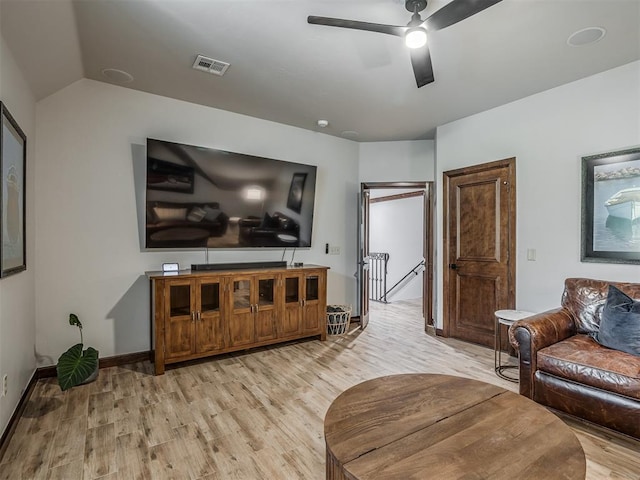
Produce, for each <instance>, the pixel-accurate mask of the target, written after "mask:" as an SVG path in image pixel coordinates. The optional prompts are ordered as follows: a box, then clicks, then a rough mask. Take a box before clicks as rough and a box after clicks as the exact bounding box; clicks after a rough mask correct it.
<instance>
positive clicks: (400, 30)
mask: <svg viewBox="0 0 640 480" xmlns="http://www.w3.org/2000/svg"><path fill="white" fill-rule="evenodd" d="M307 22H308V23H311V24H313V25H326V26H328V27H341V28H352V29H354V30H366V31H368V32H378V33H386V34H387V35H395V36H397V37H403V36H404V34H405V32H406V31H407V29H408V27H402V26H396V25H383V24H380V23H369V22H357V21H355V20H342V19H340V18H328V17H314V16H309V17H307Z"/></svg>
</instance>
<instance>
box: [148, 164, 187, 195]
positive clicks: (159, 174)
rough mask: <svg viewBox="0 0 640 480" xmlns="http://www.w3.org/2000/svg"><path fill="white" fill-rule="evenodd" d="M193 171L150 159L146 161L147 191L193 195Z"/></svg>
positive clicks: (182, 166) (185, 167)
mask: <svg viewBox="0 0 640 480" xmlns="http://www.w3.org/2000/svg"><path fill="white" fill-rule="evenodd" d="M194 176H195V169H194V168H192V167H188V166H186V165H178V164H177V163H172V162H166V161H164V160H158V159H155V158H150V159H149V160H148V161H147V189H148V190H166V191H168V192H180V193H193V184H194V181H193V179H194Z"/></svg>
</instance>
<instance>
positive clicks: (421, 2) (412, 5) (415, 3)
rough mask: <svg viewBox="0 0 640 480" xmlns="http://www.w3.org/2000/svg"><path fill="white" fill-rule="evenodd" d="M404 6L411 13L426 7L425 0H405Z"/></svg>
mask: <svg viewBox="0 0 640 480" xmlns="http://www.w3.org/2000/svg"><path fill="white" fill-rule="evenodd" d="M404 7H405V8H406V9H407V10H409V11H410V12H411V13H415V12H421V11H422V10H424V9H425V8H427V0H406V2H404Z"/></svg>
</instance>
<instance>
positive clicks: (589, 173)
mask: <svg viewBox="0 0 640 480" xmlns="http://www.w3.org/2000/svg"><path fill="white" fill-rule="evenodd" d="M581 260H582V261H583V262H606V263H630V264H640V147H637V148H629V149H626V150H619V151H615V152H608V153H601V154H598V155H590V156H587V157H582V245H581Z"/></svg>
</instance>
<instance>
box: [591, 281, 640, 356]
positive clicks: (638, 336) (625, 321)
mask: <svg viewBox="0 0 640 480" xmlns="http://www.w3.org/2000/svg"><path fill="white" fill-rule="evenodd" d="M593 338H594V339H595V340H596V341H597V342H598V343H599V344H601V345H604V346H605V347H609V348H613V349H615V350H620V351H623V352H626V353H630V354H632V355H638V356H640V301H636V300H634V299H633V298H631V297H629V296H628V295H626V294H625V293H624V292H622V291H620V290H619V289H617V288H616V287H614V286H613V285H609V293H608V294H607V302H606V303H605V305H604V308H603V309H602V317H601V319H600V330H598V332H597V333H595V334H593Z"/></svg>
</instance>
